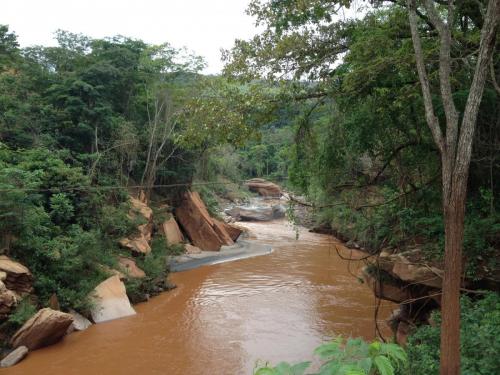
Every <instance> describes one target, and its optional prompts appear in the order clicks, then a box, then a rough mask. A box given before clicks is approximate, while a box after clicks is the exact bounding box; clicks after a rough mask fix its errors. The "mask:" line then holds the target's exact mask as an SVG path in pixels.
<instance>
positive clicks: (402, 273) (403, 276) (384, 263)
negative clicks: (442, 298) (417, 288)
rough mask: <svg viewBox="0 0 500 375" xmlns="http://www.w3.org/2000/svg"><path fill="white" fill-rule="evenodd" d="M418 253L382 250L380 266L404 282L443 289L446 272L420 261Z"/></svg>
mask: <svg viewBox="0 0 500 375" xmlns="http://www.w3.org/2000/svg"><path fill="white" fill-rule="evenodd" d="M418 254H419V252H417V251H408V252H405V253H400V254H388V253H385V252H382V253H381V254H380V257H379V266H380V267H381V268H382V269H383V270H384V271H386V272H388V273H390V274H391V275H392V276H394V277H396V278H398V279H400V280H402V281H404V282H407V283H410V284H421V285H425V286H428V287H431V288H437V289H441V287H442V283H443V274H444V272H443V271H442V270H441V269H439V268H437V267H434V266H432V265H428V264H426V263H424V262H421V261H419V259H418V258H416V257H417V256H418Z"/></svg>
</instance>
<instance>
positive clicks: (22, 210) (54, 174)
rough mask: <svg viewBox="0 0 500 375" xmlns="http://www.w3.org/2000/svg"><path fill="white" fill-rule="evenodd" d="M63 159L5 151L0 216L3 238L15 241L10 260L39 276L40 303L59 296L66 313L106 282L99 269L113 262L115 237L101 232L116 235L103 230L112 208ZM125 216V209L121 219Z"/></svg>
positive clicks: (81, 306) (85, 301) (38, 151)
mask: <svg viewBox="0 0 500 375" xmlns="http://www.w3.org/2000/svg"><path fill="white" fill-rule="evenodd" d="M64 156H65V153H57V152H49V151H48V150H45V149H31V150H26V151H12V150H9V149H8V148H6V147H3V148H2V152H1V154H0V163H1V164H2V165H3V166H4V168H2V170H1V171H0V184H1V185H2V187H3V188H4V189H7V192H6V194H2V195H1V198H0V209H1V211H0V217H1V218H2V219H3V220H5V224H6V225H5V226H4V228H3V230H4V233H5V234H4V235H10V236H14V237H15V238H16V239H15V241H13V243H12V244H10V246H11V248H10V252H11V255H12V256H14V257H15V258H17V259H19V260H20V261H21V262H23V263H24V264H25V265H26V266H27V267H28V268H29V269H30V270H31V272H32V273H33V274H34V275H35V284H34V285H35V292H36V294H37V296H38V297H39V301H40V302H41V304H42V305H44V304H45V303H47V301H48V299H49V298H50V296H51V295H52V294H53V293H55V294H56V295H57V297H58V299H59V302H60V304H61V307H62V308H69V307H73V308H76V309H80V310H85V309H86V308H87V307H88V294H89V293H90V292H91V291H92V289H93V288H94V287H95V286H96V285H97V284H98V283H99V282H100V281H102V280H103V279H104V278H105V277H106V274H105V273H104V271H103V270H102V268H101V265H105V264H108V265H111V264H112V263H113V256H112V250H113V245H111V246H109V245H110V244H109V242H110V241H111V238H112V237H108V236H109V235H110V234H106V233H105V232H103V231H102V229H104V230H109V231H110V232H114V231H115V230H114V229H113V228H112V226H110V225H108V226H104V227H102V228H101V222H100V220H99V218H100V217H102V216H103V215H104V214H107V215H108V216H107V217H106V220H107V221H112V220H113V218H112V217H110V216H109V213H110V212H109V211H110V210H109V203H108V202H106V201H105V200H104V199H103V197H102V196H100V195H99V194H97V193H94V192H93V191H92V189H91V187H90V182H89V180H88V179H87V177H86V176H85V175H84V174H83V171H82V169H81V168H80V167H75V166H71V165H70V164H68V163H66V162H65V161H64V159H63V158H64ZM116 211H117V210H116ZM126 212H127V211H126V210H125V207H123V208H122V211H120V212H119V216H121V217H124V216H125V215H126ZM125 222H127V221H125ZM115 246H116V245H115Z"/></svg>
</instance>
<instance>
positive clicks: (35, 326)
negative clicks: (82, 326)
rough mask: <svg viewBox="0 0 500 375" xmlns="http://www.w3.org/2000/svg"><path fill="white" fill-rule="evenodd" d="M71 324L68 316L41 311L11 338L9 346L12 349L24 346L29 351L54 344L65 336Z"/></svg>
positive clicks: (49, 310)
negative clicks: (10, 345)
mask: <svg viewBox="0 0 500 375" xmlns="http://www.w3.org/2000/svg"><path fill="white" fill-rule="evenodd" d="M71 323H73V317H72V316H71V315H70V314H66V313H63V312H61V311H55V310H52V309H50V308H45V309H41V310H39V311H38V312H37V313H36V314H35V315H33V316H32V317H31V318H30V319H29V320H28V321H27V322H26V323H24V325H23V326H22V327H21V328H20V329H19V330H18V331H17V332H16V333H15V335H14V336H12V339H11V344H12V346H13V347H14V348H17V347H18V346H21V345H24V346H26V347H27V348H28V349H30V350H34V349H38V348H41V347H44V346H47V345H51V344H54V343H56V342H57V341H59V340H60V339H61V338H62V337H63V336H64V335H65V334H66V331H67V330H68V327H69V326H70V325H71Z"/></svg>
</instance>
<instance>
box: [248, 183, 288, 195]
mask: <svg viewBox="0 0 500 375" xmlns="http://www.w3.org/2000/svg"><path fill="white" fill-rule="evenodd" d="M245 185H246V186H247V187H248V189H249V190H250V191H253V192H255V193H258V194H259V195H261V196H263V197H275V198H279V197H281V194H282V193H281V188H280V187H279V186H278V185H276V184H275V183H272V182H270V181H267V180H264V179H262V178H252V179H251V180H248V181H247V182H245Z"/></svg>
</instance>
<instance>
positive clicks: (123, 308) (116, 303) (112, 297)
mask: <svg viewBox="0 0 500 375" xmlns="http://www.w3.org/2000/svg"><path fill="white" fill-rule="evenodd" d="M92 299H93V302H94V305H93V307H92V309H91V311H90V313H91V315H92V319H93V320H94V322H96V323H102V322H106V321H108V320H113V319H118V318H123V317H125V316H130V315H135V310H134V308H133V307H132V305H131V304H130V301H129V299H128V297H127V292H126V291H125V285H124V284H123V282H122V281H121V280H120V278H119V277H118V276H117V275H115V276H111V277H110V278H108V279H106V280H104V281H103V282H102V283H100V284H99V285H98V286H96V287H95V289H94V293H93V295H92Z"/></svg>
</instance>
